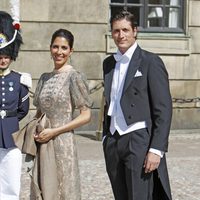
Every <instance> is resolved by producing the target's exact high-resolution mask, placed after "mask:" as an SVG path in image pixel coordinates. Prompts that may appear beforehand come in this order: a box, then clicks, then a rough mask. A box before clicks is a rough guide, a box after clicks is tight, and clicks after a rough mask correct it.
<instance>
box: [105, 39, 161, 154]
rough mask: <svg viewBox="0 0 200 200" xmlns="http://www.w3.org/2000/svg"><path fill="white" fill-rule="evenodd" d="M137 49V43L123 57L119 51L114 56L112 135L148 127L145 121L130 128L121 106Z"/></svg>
mask: <svg viewBox="0 0 200 200" xmlns="http://www.w3.org/2000/svg"><path fill="white" fill-rule="evenodd" d="M136 48H137V43H136V42H135V43H134V44H133V45H132V46H131V47H130V48H129V49H128V50H127V51H126V52H125V53H124V54H123V55H122V54H121V52H120V51H119V50H118V51H117V53H116V54H115V55H114V58H115V60H116V65H115V70H114V74H113V80H112V87H111V94H110V99H111V101H110V106H109V109H108V115H109V116H111V123H110V132H111V134H114V132H115V131H116V130H117V131H118V133H119V134H120V135H124V134H127V133H130V132H133V131H135V130H139V129H142V128H146V127H147V125H146V122H145V121H139V122H136V123H134V124H131V125H129V126H128V125H127V124H126V121H125V118H124V115H123V112H122V109H121V106H120V99H121V95H122V91H123V87H124V82H125V78H126V73H127V70H128V66H129V63H130V60H131V58H132V55H133V53H134V51H135V49H136ZM149 151H150V152H152V153H155V154H157V155H159V156H161V157H162V156H163V152H161V151H159V150H157V149H152V148H150V150H149Z"/></svg>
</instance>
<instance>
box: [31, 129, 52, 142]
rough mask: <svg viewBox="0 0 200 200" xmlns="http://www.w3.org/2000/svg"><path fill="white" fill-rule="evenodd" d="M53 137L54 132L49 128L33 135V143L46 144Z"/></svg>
mask: <svg viewBox="0 0 200 200" xmlns="http://www.w3.org/2000/svg"><path fill="white" fill-rule="evenodd" d="M54 136H55V133H54V130H53V129H51V128H46V129H44V130H43V131H42V132H40V133H39V134H36V135H34V139H35V141H37V142H39V143H46V142H48V141H49V140H51V139H52V138H53V137H54Z"/></svg>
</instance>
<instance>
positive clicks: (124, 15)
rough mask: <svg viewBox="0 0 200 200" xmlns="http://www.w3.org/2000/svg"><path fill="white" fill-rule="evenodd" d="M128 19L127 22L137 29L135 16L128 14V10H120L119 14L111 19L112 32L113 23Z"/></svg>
mask: <svg viewBox="0 0 200 200" xmlns="http://www.w3.org/2000/svg"><path fill="white" fill-rule="evenodd" d="M123 19H126V20H127V21H129V22H130V23H131V27H132V28H133V29H134V28H135V27H137V22H136V18H135V16H134V15H133V14H132V13H130V12H128V11H127V10H120V11H119V12H117V13H116V14H114V15H113V16H112V17H111V18H110V26H111V30H112V26H113V23H114V22H115V21H118V20H123Z"/></svg>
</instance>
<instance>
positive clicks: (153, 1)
mask: <svg viewBox="0 0 200 200" xmlns="http://www.w3.org/2000/svg"><path fill="white" fill-rule="evenodd" d="M149 4H163V3H162V0H149Z"/></svg>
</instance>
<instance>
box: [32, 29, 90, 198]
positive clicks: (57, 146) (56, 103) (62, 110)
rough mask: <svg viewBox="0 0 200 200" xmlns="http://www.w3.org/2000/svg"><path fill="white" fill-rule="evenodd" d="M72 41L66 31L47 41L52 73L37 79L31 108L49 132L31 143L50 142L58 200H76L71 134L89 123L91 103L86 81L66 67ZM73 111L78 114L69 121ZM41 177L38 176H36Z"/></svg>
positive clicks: (76, 176)
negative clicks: (43, 118) (44, 120)
mask: <svg viewBox="0 0 200 200" xmlns="http://www.w3.org/2000/svg"><path fill="white" fill-rule="evenodd" d="M73 41H74V37H73V35H72V34H71V32H69V31H68V30H65V29H59V30H57V31H56V32H55V33H54V34H53V36H52V39H51V45H50V51H51V56H52V58H53V61H54V70H53V71H52V72H50V73H44V74H42V75H41V77H40V80H39V82H38V85H37V88H36V92H35V98H34V105H35V106H36V107H37V116H40V115H41V114H42V113H46V116H47V118H48V119H49V120H50V124H51V128H47V129H44V130H43V131H42V132H41V133H40V134H39V135H36V136H35V140H36V141H37V142H39V143H46V142H48V141H50V140H53V146H54V151H55V162H56V168H57V180H56V181H57V182H58V191H57V195H56V196H57V199H58V200H80V199H81V195H80V194H81V192H80V178H79V170H78V161H77V152H76V144H75V140H74V134H73V130H74V129H75V128H78V127H80V126H82V125H84V124H86V123H88V122H89V121H90V118H91V110H90V107H91V106H92V101H91V99H90V98H89V94H88V85H87V83H86V79H85V77H84V76H83V74H81V73H80V72H78V71H76V70H75V69H74V68H73V67H72V66H71V65H69V64H68V60H69V57H70V55H71V54H72V52H73ZM75 108H77V109H79V110H80V114H79V115H78V116H77V117H76V118H73V112H74V110H75ZM40 176H42V174H41V175H40Z"/></svg>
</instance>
